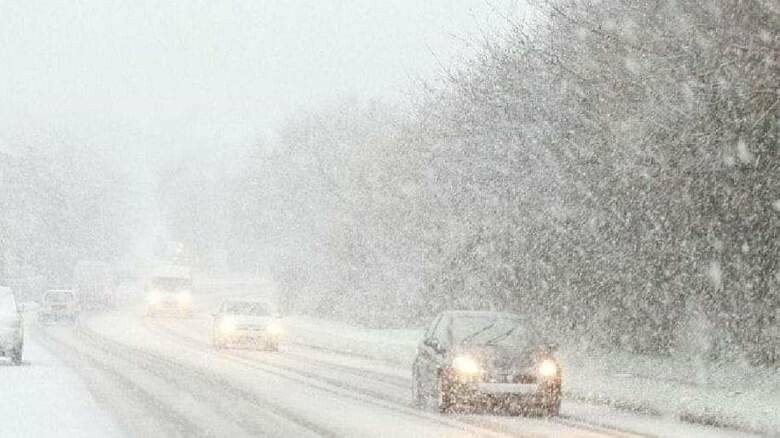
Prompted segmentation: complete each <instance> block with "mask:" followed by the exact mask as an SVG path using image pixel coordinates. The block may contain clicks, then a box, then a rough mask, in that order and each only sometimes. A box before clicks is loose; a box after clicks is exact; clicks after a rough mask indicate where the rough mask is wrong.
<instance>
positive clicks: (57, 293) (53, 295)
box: [38, 289, 80, 323]
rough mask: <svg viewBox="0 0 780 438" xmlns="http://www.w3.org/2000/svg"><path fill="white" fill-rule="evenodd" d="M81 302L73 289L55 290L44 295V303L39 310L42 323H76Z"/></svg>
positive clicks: (39, 318)
mask: <svg viewBox="0 0 780 438" xmlns="http://www.w3.org/2000/svg"><path fill="white" fill-rule="evenodd" d="M79 310H80V309H79V302H78V299H77V298H76V293H75V292H74V291H73V290H71V289H53V290H49V291H46V293H45V294H44V295H43V303H42V305H41V308H40V310H38V320H39V321H40V322H43V323H45V322H50V321H57V322H58V321H63V320H65V321H69V322H76V319H78V316H79Z"/></svg>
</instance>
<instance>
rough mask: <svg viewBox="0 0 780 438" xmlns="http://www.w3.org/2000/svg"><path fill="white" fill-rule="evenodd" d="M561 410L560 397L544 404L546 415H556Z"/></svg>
mask: <svg viewBox="0 0 780 438" xmlns="http://www.w3.org/2000/svg"><path fill="white" fill-rule="evenodd" d="M560 412H561V399H560V398H558V399H556V400H554V401H553V402H551V403H550V404H548V405H547V406H545V412H544V413H545V415H547V416H548V417H557V416H558V415H559V414H560Z"/></svg>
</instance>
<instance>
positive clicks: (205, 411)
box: [30, 305, 744, 437]
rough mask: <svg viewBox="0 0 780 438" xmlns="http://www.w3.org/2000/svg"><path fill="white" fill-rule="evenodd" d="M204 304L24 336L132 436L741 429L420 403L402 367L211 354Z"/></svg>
mask: <svg viewBox="0 0 780 438" xmlns="http://www.w3.org/2000/svg"><path fill="white" fill-rule="evenodd" d="M208 307H209V306H208V305H205V306H203V307H202V308H200V309H199V311H198V313H197V314H196V316H195V317H194V318H192V319H182V320H177V319H151V318H147V317H144V316H142V315H141V312H140V311H139V310H132V311H130V310H128V311H117V312H112V313H109V314H105V315H100V316H95V317H92V318H88V319H84V320H83V321H82V322H81V323H80V324H79V325H78V326H73V327H68V326H49V327H39V326H36V325H34V324H31V325H32V327H30V329H31V330H30V337H31V340H32V341H33V342H35V343H40V344H41V345H43V346H45V347H46V348H47V349H49V350H50V351H52V352H55V353H56V354H57V355H58V356H59V357H60V358H61V359H62V361H63V362H65V363H67V364H68V365H69V366H70V368H71V369H72V370H76V372H77V373H78V374H80V375H81V377H82V379H83V380H84V381H85V382H86V383H87V384H88V387H89V388H90V389H91V390H92V392H93V394H94V398H95V399H96V400H98V402H99V403H101V404H103V407H104V408H105V409H106V410H108V411H109V412H111V413H112V414H113V416H114V417H115V419H116V422H117V424H119V427H121V428H122V429H123V430H124V431H125V432H126V433H127V434H128V435H130V436H181V437H211V436H215V437H216V436H231V437H239V436H296V437H303V436H334V437H335V436H339V437H340V436H356V437H357V436H447V437H458V436H527V437H531V436H532V437H543V436H576V437H632V436H680V437H682V436H686V437H688V436H744V435H741V434H739V433H736V432H729V431H723V430H717V429H710V428H704V427H697V426H691V425H686V424H682V423H679V422H676V421H674V420H664V419H658V418H651V417H643V416H639V415H635V414H627V413H621V412H618V411H615V410H612V409H609V408H605V407H599V406H591V405H587V404H581V403H573V402H567V403H565V404H564V409H563V414H562V417H561V418H557V419H544V418H533V417H530V418H529V417H497V416H490V415H439V414H436V413H431V412H424V411H420V410H416V409H413V408H411V407H410V406H409V391H408V388H409V372H408V370H406V369H399V368H397V367H392V366H391V365H388V364H386V363H382V362H378V361H374V360H370V359H365V358H358V357H354V356H349V355H344V354H339V353H336V352H329V351H323V350H321V349H314V348H310V347H306V346H302V345H283V346H282V348H281V351H279V352H276V353H270V352H255V351H241V350H225V351H217V350H215V349H213V348H212V347H211V344H210V342H209V333H210V331H209V323H210V318H209V317H208V314H209V310H210V309H208Z"/></svg>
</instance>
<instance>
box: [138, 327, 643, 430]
mask: <svg viewBox="0 0 780 438" xmlns="http://www.w3.org/2000/svg"><path fill="white" fill-rule="evenodd" d="M147 326H148V328H149V329H151V330H153V331H155V332H157V333H159V334H161V335H163V336H167V337H168V338H171V339H174V340H176V341H178V342H181V341H184V342H186V343H187V344H188V345H189V346H190V348H193V349H196V350H197V351H201V352H203V351H204V350H206V351H208V352H210V353H211V354H218V355H219V356H220V357H229V358H232V359H233V360H235V361H238V362H240V363H242V364H244V365H245V366H248V367H252V368H256V369H260V370H261V371H265V372H267V368H266V366H271V367H274V368H278V369H280V370H282V371H286V372H290V373H294V374H297V375H299V376H301V377H304V378H307V379H313V380H316V381H320V382H322V383H324V384H327V385H331V386H335V387H337V388H340V389H344V390H346V391H351V392H354V393H358V394H361V395H364V396H367V397H370V398H373V399H376V400H379V401H382V402H388V403H392V404H393V407H392V408H393V409H395V410H399V411H402V412H404V413H407V414H410V415H415V416H418V417H421V418H425V419H426V420H429V421H438V422H441V421H447V424H448V425H449V424H450V422H456V424H458V425H459V427H460V428H465V427H472V428H473V427H476V428H481V429H486V430H488V431H490V432H493V433H499V434H509V435H511V436H518V433H520V432H519V431H517V430H511V429H510V428H509V425H507V424H506V422H505V421H496V420H494V419H492V418H491V417H479V418H478V419H475V418H463V417H460V418H457V419H450V418H442V417H440V416H438V415H437V414H426V413H423V412H421V411H419V410H417V409H414V408H411V407H409V406H408V405H407V403H406V402H407V400H406V398H405V397H404V398H402V399H401V398H397V397H395V396H391V395H389V394H387V393H382V392H378V391H373V390H369V389H366V388H362V387H359V386H356V385H354V384H351V383H347V382H345V381H343V380H339V379H334V378H330V377H326V376H322V375H320V374H316V373H312V372H308V371H305V370H302V369H300V368H298V367H294V366H289V365H284V364H279V363H275V362H270V361H267V360H266V361H262V362H261V361H258V360H257V359H259V358H258V357H257V356H251V355H249V354H247V353H242V352H237V351H234V352H230V351H219V352H217V351H214V350H213V349H212V347H211V345H210V344H209V343H208V342H204V341H203V340H201V339H197V338H195V337H192V336H190V335H185V334H183V333H181V332H179V331H177V330H174V329H172V328H170V327H168V326H165V325H162V324H160V322H159V321H155V322H154V323H152V322H151V321H149V324H147ZM283 354H286V353H283ZM301 357H302V358H303V359H305V360H306V362H309V363H311V362H312V360H310V359H309V358H306V357H303V356H301ZM334 365H335V364H334ZM339 367H344V366H343V365H339ZM331 368H333V367H331ZM355 370H356V371H357V372H358V373H359V370H360V369H359V368H357V369H355ZM351 374H355V375H359V376H360V377H362V378H365V379H371V377H368V376H366V375H362V374H357V373H351ZM383 383H384V382H383ZM361 400H363V401H368V400H365V399H363V398H361ZM369 402H370V401H369ZM383 405H384V404H383ZM385 407H386V406H385ZM409 411H411V412H409ZM549 421H551V422H553V423H556V424H558V425H560V426H563V427H565V428H569V429H576V430H579V431H581V432H587V433H590V434H598V435H599V436H609V437H616V438H625V437H645V436H647V435H643V434H638V433H635V432H631V431H625V430H620V429H617V428H614V427H609V426H603V425H595V424H588V423H585V422H580V421H574V420H561V421H559V420H558V419H550V420H549Z"/></svg>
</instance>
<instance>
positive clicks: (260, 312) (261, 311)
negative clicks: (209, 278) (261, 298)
mask: <svg viewBox="0 0 780 438" xmlns="http://www.w3.org/2000/svg"><path fill="white" fill-rule="evenodd" d="M223 313H227V314H230V315H246V316H268V315H269V312H268V309H267V308H266V306H264V305H263V304H261V303H253V302H247V301H240V302H232V303H225V306H224V308H223Z"/></svg>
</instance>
